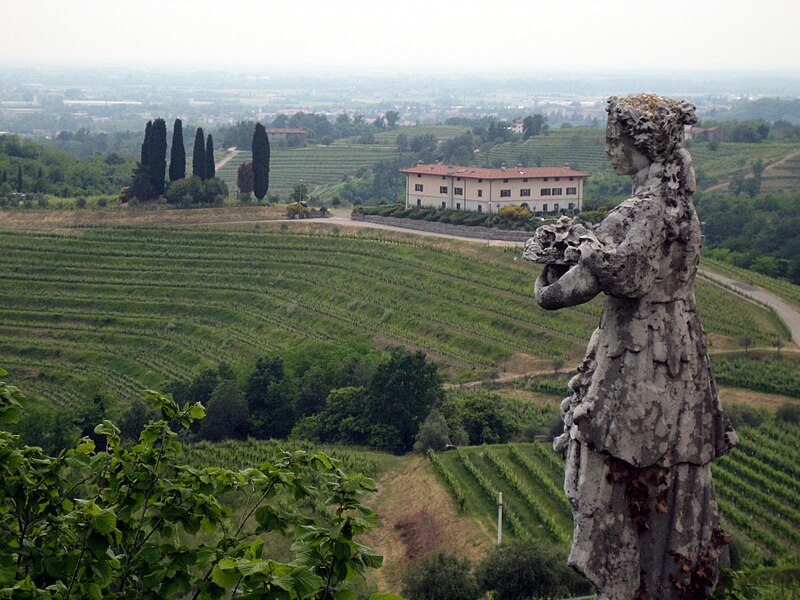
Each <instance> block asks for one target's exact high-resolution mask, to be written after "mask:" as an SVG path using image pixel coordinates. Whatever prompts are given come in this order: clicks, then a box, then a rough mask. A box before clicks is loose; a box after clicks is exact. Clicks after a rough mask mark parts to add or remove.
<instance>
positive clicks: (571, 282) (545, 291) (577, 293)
mask: <svg viewBox="0 0 800 600" xmlns="http://www.w3.org/2000/svg"><path fill="white" fill-rule="evenodd" d="M599 292H600V286H599V284H598V282H597V278H596V277H595V276H594V275H593V274H592V272H591V271H589V269H588V267H586V265H585V264H584V263H583V262H579V263H578V264H576V265H573V266H572V267H569V268H567V267H565V266H560V265H547V266H545V268H544V270H543V271H542V274H541V275H540V276H539V277H538V278H537V279H536V284H535V285H534V295H535V296H536V301H537V302H538V303H539V306H541V307H542V308H544V309H546V310H556V309H559V308H566V307H567V306H575V305H576V304H583V303H584V302H588V301H589V300H591V299H592V298H594V297H595V296H596V295H597V294H598V293H599Z"/></svg>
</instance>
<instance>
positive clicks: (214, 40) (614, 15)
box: [0, 0, 800, 73]
mask: <svg viewBox="0 0 800 600" xmlns="http://www.w3.org/2000/svg"><path fill="white" fill-rule="evenodd" d="M799 25H800V0H758V1H756V0H660V1H653V0H548V1H546V2H542V1H540V0H528V1H522V0H483V1H480V2H478V1H475V0H453V1H451V2H442V1H439V0H427V1H422V0H405V1H402V0H399V1H395V2H384V1H382V0H291V1H287V0H283V1H280V2H275V1H273V0H214V1H212V0H0V65H2V67H6V68H7V67H9V66H12V67H13V66H35V65H65V66H67V65H68V66H81V67H104V66H123V67H136V68H147V67H154V68H164V67H208V68H221V69H245V70H246V69H253V68H277V67H280V68H287V69H295V68H309V69H314V68H325V67H351V68H359V67H361V68H371V69H387V70H397V71H404V72H408V71H414V70H415V69H425V70H437V69H443V68H444V69H448V70H452V71H454V72H478V71H480V72H482V73H486V72H493V71H497V72H504V73H505V72H563V71H565V70H568V71H570V72H592V71H601V70H602V71H637V72H641V71H647V72H682V71H749V72H753V71H761V72H763V71H793V72H800V34H798V26H799Z"/></svg>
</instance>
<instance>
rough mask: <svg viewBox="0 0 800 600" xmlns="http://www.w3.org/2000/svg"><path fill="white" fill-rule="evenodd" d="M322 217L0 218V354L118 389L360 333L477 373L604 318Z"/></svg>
mask: <svg viewBox="0 0 800 600" xmlns="http://www.w3.org/2000/svg"><path fill="white" fill-rule="evenodd" d="M324 231H326V230H325V229H324V228H320V229H317V230H315V231H313V232H312V233H291V232H290V231H285V232H284V231H280V230H250V231H221V230H213V229H207V230H206V229H193V228H177V227H175V228H170V227H163V228H137V227H118V228H113V227H102V228H101V227H98V228H92V229H85V230H76V231H72V232H70V233H52V232H51V233H44V232H39V233H34V232H10V231H2V232H0V278H2V281H3V286H2V288H1V289H0V315H2V325H0V335H2V338H3V344H2V346H0V365H3V366H4V367H5V368H7V369H8V370H9V371H11V372H12V374H13V375H14V377H15V380H17V381H20V380H24V387H25V388H26V389H28V390H30V391H31V392H32V394H33V395H35V396H38V397H40V398H42V399H44V400H47V401H50V402H55V403H58V404H74V403H75V402H77V400H78V399H80V398H82V397H84V398H85V396H86V395H87V394H88V393H90V391H91V390H94V389H95V388H96V386H97V385H101V387H102V389H104V390H106V391H107V392H108V393H109V395H110V397H118V398H120V399H121V400H122V401H123V402H127V401H129V400H131V399H132V398H134V397H138V396H139V394H140V390H141V389H143V388H145V387H162V386H164V385H165V384H166V383H167V382H169V381H171V380H175V379H179V380H185V379H187V378H189V377H190V376H191V375H192V374H193V373H195V372H197V371H198V370H199V369H200V368H203V367H206V366H212V365H216V363H218V362H219V361H221V360H225V361H227V362H229V363H233V364H235V363H237V362H239V361H240V360H242V359H246V358H251V357H254V356H258V355H263V354H266V353H269V352H275V351H280V350H281V349H282V348H286V347H289V346H292V345H295V344H297V343H301V342H308V341H314V340H318V341H324V340H331V339H346V338H351V337H358V338H362V339H372V340H374V341H376V342H377V343H380V344H400V345H404V346H406V347H409V348H420V349H423V350H425V351H426V352H428V353H429V354H430V355H432V356H433V357H434V358H435V359H436V360H438V361H440V363H441V364H442V366H443V367H444V369H445V371H446V372H447V373H449V375H450V376H451V378H455V379H456V380H459V379H460V380H470V381H471V380H476V379H480V378H481V377H483V376H485V375H486V374H487V373H488V372H490V371H491V370H492V369H498V368H499V369H502V368H503V364H504V362H505V361H507V360H508V359H511V358H512V357H515V359H518V358H519V357H529V359H536V358H538V359H544V360H546V361H549V360H551V359H552V358H555V357H564V358H566V359H569V360H571V361H577V359H578V358H579V357H580V356H581V355H582V353H583V350H584V347H585V341H586V339H588V337H589V335H590V333H591V331H592V330H593V328H594V327H595V325H596V323H597V318H598V315H599V311H600V304H599V301H595V302H593V303H590V304H587V305H584V306H581V307H577V308H574V309H570V310H565V311H560V312H558V313H554V312H548V311H543V310H540V309H538V308H537V307H536V306H535V303H534V302H533V301H532V299H531V293H532V284H533V281H534V279H535V276H536V273H537V272H538V271H537V267H536V266H535V265H532V264H529V263H527V262H523V261H517V260H516V258H517V257H516V254H515V253H512V252H505V251H503V250H502V249H497V248H486V247H481V246H469V247H466V248H465V249H464V250H463V251H462V252H459V251H454V250H453V249H452V248H450V247H449V246H448V244H447V243H446V242H438V243H434V242H425V243H422V242H420V241H418V239H416V238H405V239H411V240H412V241H400V239H401V238H396V237H395V238H383V237H371V236H373V235H374V234H364V236H363V237H361V236H356V237H346V236H339V235H332V234H326V233H323V232H324ZM328 231H329V230H328ZM378 235H380V234H378ZM437 244H438V245H437ZM698 296H699V298H700V301H701V309H702V310H703V312H704V314H705V315H706V321H705V323H706V328H707V329H708V330H710V331H712V332H715V333H717V334H719V335H721V336H731V337H732V338H733V339H736V337H737V336H739V335H742V334H744V333H747V334H748V335H752V337H753V339H754V340H756V343H759V342H760V343H764V344H766V343H768V341H769V340H771V339H772V338H773V337H774V335H775V334H776V332H778V331H781V324H780V323H779V322H778V321H777V319H776V318H775V317H774V315H773V314H772V313H770V312H769V311H767V310H765V309H762V308H760V307H758V306H755V305H753V304H751V303H748V302H745V301H743V300H741V299H739V298H738V297H736V296H735V295H733V294H730V293H728V292H726V291H723V290H720V289H717V288H714V287H711V286H708V287H707V286H703V285H701V286H700V289H699V293H698ZM97 382H101V383H99V384H98V383H97Z"/></svg>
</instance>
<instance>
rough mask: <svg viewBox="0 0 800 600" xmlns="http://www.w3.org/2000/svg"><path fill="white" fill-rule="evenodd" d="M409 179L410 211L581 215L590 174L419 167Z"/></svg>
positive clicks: (412, 169) (568, 170) (558, 169)
mask: <svg viewBox="0 0 800 600" xmlns="http://www.w3.org/2000/svg"><path fill="white" fill-rule="evenodd" d="M400 172H401V173H403V174H404V175H405V176H406V207H412V206H429V207H433V208H443V209H450V210H470V211H475V212H490V213H496V212H498V211H499V210H500V209H501V208H502V207H504V206H523V207H525V208H528V209H530V210H531V211H532V212H545V213H549V212H561V211H580V210H581V209H582V208H583V187H584V182H585V180H586V178H587V177H589V173H583V172H581V171H576V170H575V169H572V168H570V167H544V168H542V167H537V168H527V167H521V166H517V167H513V168H508V167H505V166H502V167H500V168H499V169H486V168H481V167H456V166H452V165H442V164H430V165H426V164H418V165H416V166H414V167H410V168H408V169H401V170H400Z"/></svg>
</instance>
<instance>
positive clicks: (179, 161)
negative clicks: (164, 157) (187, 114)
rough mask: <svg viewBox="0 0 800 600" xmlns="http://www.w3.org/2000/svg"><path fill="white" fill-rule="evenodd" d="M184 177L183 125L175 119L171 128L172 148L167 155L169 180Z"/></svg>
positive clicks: (184, 149)
mask: <svg viewBox="0 0 800 600" xmlns="http://www.w3.org/2000/svg"><path fill="white" fill-rule="evenodd" d="M184 177H186V148H185V147H184V145H183V123H181V120H180V119H175V125H173V127H172V148H171V149H170V153H169V180H170V181H177V180H178V179H183V178H184Z"/></svg>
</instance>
